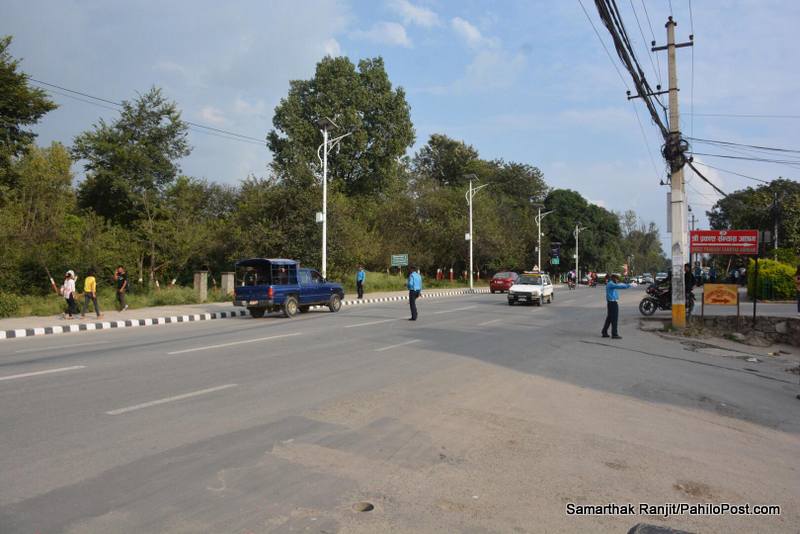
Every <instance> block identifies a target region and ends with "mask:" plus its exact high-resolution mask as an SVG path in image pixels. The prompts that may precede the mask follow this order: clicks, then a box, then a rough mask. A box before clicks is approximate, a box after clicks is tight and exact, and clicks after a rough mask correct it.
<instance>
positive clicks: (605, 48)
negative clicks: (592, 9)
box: [578, 0, 628, 90]
mask: <svg viewBox="0 0 800 534" xmlns="http://www.w3.org/2000/svg"><path fill="white" fill-rule="evenodd" d="M578 3H579V4H580V5H581V9H583V14H584V15H586V20H588V21H589V24H591V25H592V29H593V30H594V34H595V35H597V38H598V39H599V40H600V44H601V45H603V50H605V51H606V55H608V59H609V61H611V65H613V66H614V70H615V71H617V75H618V76H619V79H620V80H621V81H622V85H624V86H625V90H627V89H628V84H627V82H625V78H624V77H623V76H622V73H621V72H620V71H619V67H617V63H616V62H615V61H614V58H613V57H611V52H609V51H608V47H607V46H606V43H605V41H603V38H602V37H600V32H598V31H597V28H596V27H595V25H594V22H592V18H591V17H590V16H589V12H588V11H586V8H585V7H583V2H581V0H578Z"/></svg>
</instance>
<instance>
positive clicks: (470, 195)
mask: <svg viewBox="0 0 800 534" xmlns="http://www.w3.org/2000/svg"><path fill="white" fill-rule="evenodd" d="M467 176H468V177H469V189H468V190H467V194H466V195H464V196H465V197H466V199H467V204H469V233H468V234H467V241H469V289H470V291H471V290H472V289H473V287H472V274H473V273H472V241H473V237H474V236H473V235H472V199H473V197H475V193H477V192H478V191H480V190H481V189H483V188H484V187H486V186H487V185H489V184H483V185H481V186H478V187H475V188H473V187H472V179H473V178H475V175H474V174H468V175H467Z"/></svg>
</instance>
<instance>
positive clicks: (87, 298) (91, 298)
mask: <svg viewBox="0 0 800 534" xmlns="http://www.w3.org/2000/svg"><path fill="white" fill-rule="evenodd" d="M89 303H92V304H94V312H95V313H96V314H97V316H98V317H100V306H99V305H98V304H97V293H95V294H94V295H90V294H89V293H84V294H83V309H82V310H81V315H86V312H87V311H89Z"/></svg>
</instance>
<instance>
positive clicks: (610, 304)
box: [603, 300, 619, 336]
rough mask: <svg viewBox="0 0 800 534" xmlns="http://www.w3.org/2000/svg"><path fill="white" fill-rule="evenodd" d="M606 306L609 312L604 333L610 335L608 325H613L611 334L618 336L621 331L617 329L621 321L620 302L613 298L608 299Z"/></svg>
mask: <svg viewBox="0 0 800 534" xmlns="http://www.w3.org/2000/svg"><path fill="white" fill-rule="evenodd" d="M606 308H607V309H608V312H607V313H606V322H605V324H604V325H603V335H604V336H607V335H608V326H609V325H611V335H612V336H618V335H619V331H618V330H617V323H618V322H619V303H618V302H615V301H612V300H609V301H606Z"/></svg>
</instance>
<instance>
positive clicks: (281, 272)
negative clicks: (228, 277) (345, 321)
mask: <svg viewBox="0 0 800 534" xmlns="http://www.w3.org/2000/svg"><path fill="white" fill-rule="evenodd" d="M236 270H237V280H236V281H237V284H236V287H235V289H234V302H233V304H234V306H245V307H246V308H247V309H248V310H249V311H250V315H252V316H253V317H263V316H264V314H265V313H266V312H274V311H282V312H283V315H284V316H286V317H294V316H295V315H297V312H298V311H299V312H300V313H306V312H307V311H308V310H309V309H310V308H311V306H327V307H328V309H330V310H331V311H332V312H338V311H339V310H340V309H341V308H342V300H343V299H344V289H343V288H342V286H341V285H339V284H336V283H333V282H328V281H327V280H325V279H324V278H322V276H321V275H320V274H319V273H318V272H317V271H315V270H313V269H304V268H301V267H300V264H299V263H298V262H296V261H295V260H285V259H265V258H251V259H247V260H241V261H238V262H236Z"/></svg>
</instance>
